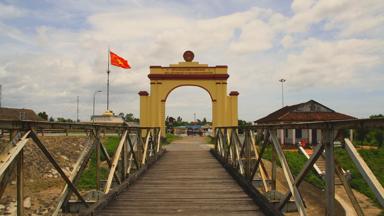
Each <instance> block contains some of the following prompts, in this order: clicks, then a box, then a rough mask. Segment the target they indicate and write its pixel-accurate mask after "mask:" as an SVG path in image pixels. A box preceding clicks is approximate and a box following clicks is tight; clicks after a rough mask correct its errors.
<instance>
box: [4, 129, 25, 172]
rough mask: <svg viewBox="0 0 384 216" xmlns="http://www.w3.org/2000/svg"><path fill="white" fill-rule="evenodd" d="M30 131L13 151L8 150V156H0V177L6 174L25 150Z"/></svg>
mask: <svg viewBox="0 0 384 216" xmlns="http://www.w3.org/2000/svg"><path fill="white" fill-rule="evenodd" d="M29 134H30V131H28V132H27V133H25V134H24V136H23V137H22V138H21V139H20V141H19V142H18V143H17V144H16V145H15V146H14V147H13V148H11V149H9V150H8V152H7V153H6V154H1V155H0V176H1V175H3V174H4V172H5V170H6V169H7V168H8V167H9V165H10V164H11V163H12V162H13V160H14V159H15V158H16V156H17V155H18V154H19V152H20V151H21V150H22V149H23V148H24V146H25V144H26V143H27V142H28V136H29Z"/></svg>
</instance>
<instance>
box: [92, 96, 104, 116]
mask: <svg viewBox="0 0 384 216" xmlns="http://www.w3.org/2000/svg"><path fill="white" fill-rule="evenodd" d="M99 92H102V91H101V90H97V91H95V93H93V109H92V117H91V118H92V122H94V121H95V101H96V94H97V93H99Z"/></svg>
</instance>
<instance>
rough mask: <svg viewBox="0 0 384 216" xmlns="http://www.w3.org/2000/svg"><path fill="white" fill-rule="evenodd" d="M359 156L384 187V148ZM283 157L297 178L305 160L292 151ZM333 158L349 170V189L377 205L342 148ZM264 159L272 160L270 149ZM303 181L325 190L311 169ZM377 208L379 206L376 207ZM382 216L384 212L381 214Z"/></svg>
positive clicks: (369, 189)
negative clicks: (354, 190)
mask: <svg viewBox="0 0 384 216" xmlns="http://www.w3.org/2000/svg"><path fill="white" fill-rule="evenodd" d="M358 152H359V154H360V155H361V156H362V157H363V159H364V161H365V162H366V163H367V164H368V166H369V168H370V169H371V170H372V172H373V173H374V174H375V176H376V177H377V179H378V180H379V182H380V183H381V184H382V185H384V174H383V173H384V166H383V164H384V148H379V149H362V150H358ZM284 155H285V157H286V159H287V161H288V165H289V168H290V169H291V172H292V174H293V175H294V176H297V175H298V174H299V172H300V170H301V169H302V168H303V166H304V164H305V162H306V161H307V159H306V158H305V156H304V155H302V154H301V153H299V152H294V151H285V152H284ZM335 157H336V160H337V161H338V163H339V164H340V165H341V166H342V167H343V169H344V170H350V172H351V175H352V179H351V181H350V184H351V187H352V188H354V189H356V190H357V191H359V192H360V193H362V194H364V195H366V196H367V197H369V198H370V199H371V200H373V201H374V202H375V203H376V204H377V205H378V201H377V200H376V197H375V195H374V194H373V192H372V191H371V188H370V187H369V186H368V184H367V183H366V182H365V180H364V178H363V177H362V176H361V174H360V172H359V171H358V170H357V168H356V167H355V164H354V163H353V162H352V160H351V159H350V157H349V155H348V153H347V152H346V151H345V150H344V149H342V148H335ZM263 158H264V159H267V160H271V159H272V148H271V146H268V147H267V148H266V150H265V153H264V155H263ZM277 164H278V165H280V161H279V160H277ZM305 181H307V182H309V183H311V184H312V185H314V186H316V187H319V188H322V189H323V188H325V182H324V181H323V180H322V179H321V177H320V176H318V175H317V173H316V172H315V170H314V169H312V170H311V171H310V172H309V173H308V174H307V176H306V177H305ZM378 206H379V205H378ZM381 215H384V212H382V213H381Z"/></svg>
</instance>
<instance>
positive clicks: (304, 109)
mask: <svg viewBox="0 0 384 216" xmlns="http://www.w3.org/2000/svg"><path fill="white" fill-rule="evenodd" d="M352 119H356V118H355V117H352V116H349V115H346V114H342V113H338V112H335V111H334V110H332V109H330V108H328V107H326V106H324V105H322V104H320V103H318V102H316V101H314V100H310V101H308V102H305V103H300V104H295V105H292V106H285V107H283V108H281V109H279V110H277V111H275V112H273V113H271V114H269V115H267V116H265V117H263V118H260V119H258V120H256V121H255V122H254V123H255V124H277V123H298V122H313V121H331V120H352ZM278 137H279V139H280V140H281V143H282V144H286V145H292V144H297V143H298V142H305V143H309V144H317V143H319V142H320V141H321V130H319V129H284V130H280V133H278Z"/></svg>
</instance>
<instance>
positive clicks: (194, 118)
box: [193, 113, 196, 122]
mask: <svg viewBox="0 0 384 216" xmlns="http://www.w3.org/2000/svg"><path fill="white" fill-rule="evenodd" d="M193 122H196V113H193Z"/></svg>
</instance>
